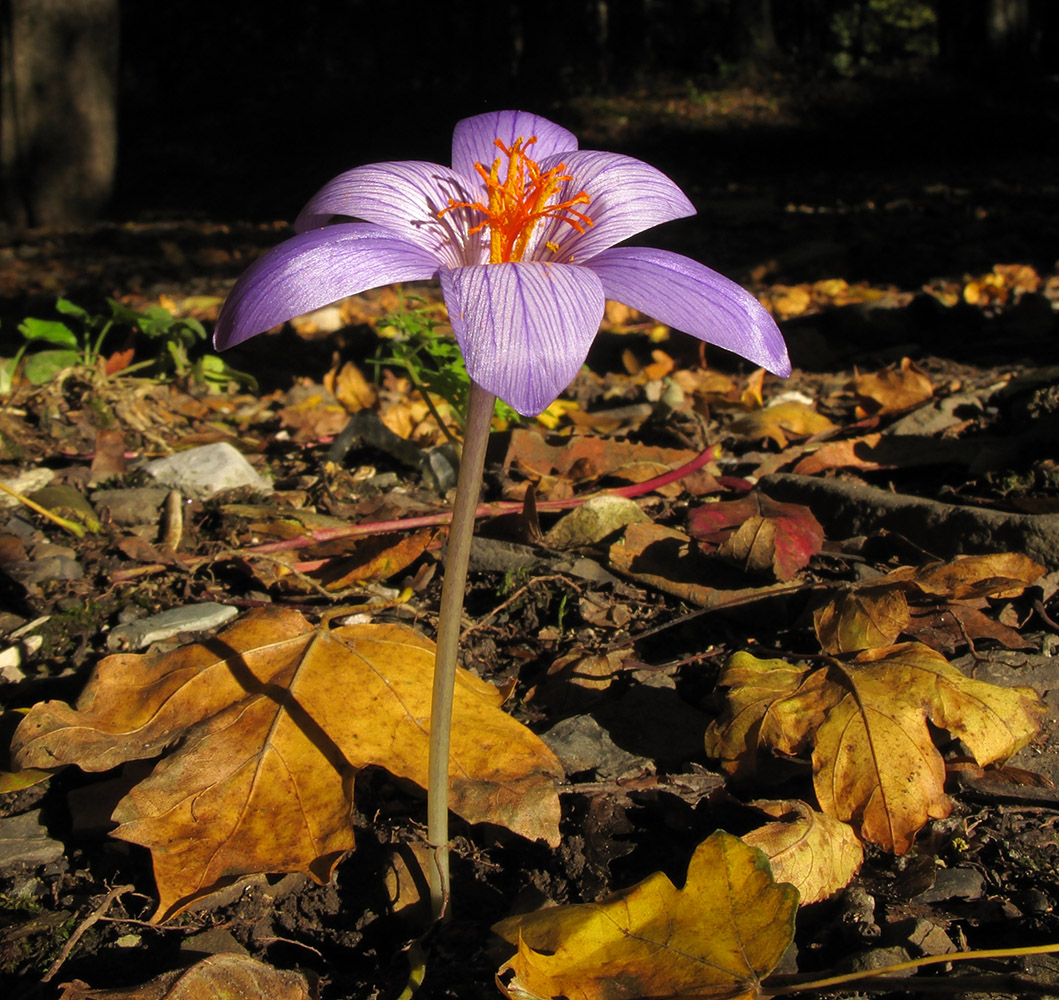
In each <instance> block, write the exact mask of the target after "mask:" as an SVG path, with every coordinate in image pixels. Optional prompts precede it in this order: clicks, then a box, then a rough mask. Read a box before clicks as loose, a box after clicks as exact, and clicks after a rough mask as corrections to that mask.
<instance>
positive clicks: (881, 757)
mask: <svg viewBox="0 0 1059 1000" xmlns="http://www.w3.org/2000/svg"><path fill="white" fill-rule="evenodd" d="M737 657H738V658H737ZM737 657H732V660H731V662H730V665H729V669H728V670H726V671H725V672H724V673H723V674H722V676H721V678H720V682H721V683H722V684H723V685H725V686H728V687H730V688H731V691H730V694H729V702H728V705H727V706H726V708H725V711H724V713H723V714H722V715H721V717H720V718H719V719H717V720H716V721H715V722H713V723H712V724H711V725H710V727H709V729H708V730H707V735H706V749H707V752H708V753H710V754H711V755H712V756H716V757H719V758H721V760H722V761H723V762H724V763H725V766H726V768H727V769H728V770H737V769H739V768H740V767H741V764H742V762H743V761H744V760H746V759H748V758H751V757H752V756H753V755H756V754H757V753H758V752H760V751H761V750H764V749H768V750H774V751H778V752H781V753H785V754H792V753H797V754H801V753H804V751H805V750H806V749H808V747H809V746H811V747H812V766H813V785H814V788H815V790H816V796H817V800H818V802H819V804H820V808H821V809H822V810H823V812H825V813H826V814H828V815H829V816H833V817H835V818H836V819H839V820H842V821H843V822H849V823H852V824H853V825H854V826H856V827H857V828H858V829H859V831H860V834H861V836H862V837H863V838H864V839H866V840H870V841H872V842H874V843H876V844H878V845H879V846H880V847H882V848H884V849H885V850H888V851H892V852H894V853H898V854H901V853H904V852H906V851H908V850H909V849H910V848H911V846H912V843H913V841H914V838H915V835H916V833H917V831H918V830H919V829H920V828H921V827H922V826H923V825H924V824H925V823H926V822H927V820H928V819H931V818H940V817H943V816H947V815H948V813H949V810H950V808H951V803H950V802H949V799H948V796H947V795H946V794H945V789H944V783H945V765H944V761H943V760H942V757H941V754H940V752H939V751H938V749H937V747H936V746H935V744H934V740H933V737H932V734H931V730H930V728H929V727H928V725H927V723H928V721H929V722H930V723H932V724H933V725H934V726H936V727H937V728H939V729H946V730H948V731H949V733H951V734H952V735H953V736H955V737H958V738H959V739H960V740H962V741H963V743H964V745H965V746H966V747H967V749H968V750H969V751H970V752H971V754H972V756H973V757H974V759H975V761H976V762H977V763H978V764H982V765H984V764H990V763H993V762H996V761H1004V760H1006V759H1007V758H1008V757H1010V756H1011V755H1012V754H1013V753H1015V752H1016V751H1017V750H1019V749H1020V748H1021V747H1023V746H1025V745H1026V743H1027V742H1029V740H1030V739H1032V737H1033V736H1034V734H1035V733H1036V732H1037V729H1038V725H1039V722H1040V719H1041V717H1042V715H1043V713H1044V707H1043V705H1042V703H1041V701H1040V698H1039V697H1038V696H1037V695H1036V693H1035V692H1033V691H1032V690H1030V689H1029V688H1005V687H999V686H997V685H993V684H987V683H985V682H983V681H977V680H974V679H973V678H970V677H967V676H965V675H964V674H962V673H961V672H960V671H959V670H957V669H956V668H955V667H954V666H952V665H951V664H950V663H949V662H948V661H947V660H946V659H945V658H944V657H943V656H942V655H941V654H940V653H937V652H935V651H934V650H932V649H930V648H929V647H927V646H924V645H922V644H920V643H915V642H909V643H902V644H900V645H897V646H891V647H888V648H885V649H874V650H872V649H869V650H864V651H863V652H861V653H859V654H858V655H857V656H856V657H855V658H853V659H851V660H843V661H837V660H832V661H830V662H829V664H828V665H827V666H824V667H821V668H819V669H817V670H815V671H812V672H809V669H808V668H807V667H804V666H792V665H789V664H785V663H784V661H782V660H757V659H755V658H754V657H752V656H749V655H747V654H737Z"/></svg>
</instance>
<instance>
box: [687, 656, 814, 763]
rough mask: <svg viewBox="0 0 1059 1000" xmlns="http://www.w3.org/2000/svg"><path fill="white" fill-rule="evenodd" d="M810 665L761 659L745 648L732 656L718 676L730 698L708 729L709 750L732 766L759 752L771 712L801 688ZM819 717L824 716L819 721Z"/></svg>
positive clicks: (708, 751)
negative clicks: (763, 731) (766, 722)
mask: <svg viewBox="0 0 1059 1000" xmlns="http://www.w3.org/2000/svg"><path fill="white" fill-rule="evenodd" d="M809 669H810V668H809V667H808V666H806V665H804V664H793V663H788V662H787V661H786V660H780V659H772V660H760V659H758V658H757V657H756V656H751V655H750V654H749V653H744V652H738V653H734V654H733V655H732V656H731V657H729V659H728V663H727V664H726V665H725V668H724V670H723V671H722V672H721V676H720V677H719V678H718V679H717V684H718V686H719V687H726V688H728V689H729V693H728V701H727V703H726V705H725V711H724V714H723V715H722V717H721V718H720V719H715V720H714V721H713V722H711V723H710V725H709V726H708V727H707V729H706V753H707V754H709V755H710V756H711V757H717V758H719V759H720V760H722V761H724V762H726V763H727V764H730V765H732V767H731V768H730V769H734V767H735V765H736V764H737V763H738V762H740V761H741V760H742V759H744V758H745V757H747V756H748V755H750V754H754V753H756V750H757V747H758V745H759V744H760V743H762V742H763V741H762V739H761V727H762V725H763V724H764V723H765V720H766V718H767V717H768V715H769V713H770V712H771V711H772V710H773V708H774V707H775V706H777V705H782V704H783V703H784V701H785V700H786V699H787V698H788V697H789V696H791V695H793V694H794V693H795V692H796V691H797V690H798V688H799V687H800V686H801V684H802V682H803V680H804V679H805V675H806V674H807V673H808V672H809ZM817 673H820V671H817ZM820 721H822V717H821V720H818V721H817V725H819V722H820ZM783 728H784V727H780V730H779V731H781V732H782V731H783ZM767 745H772V744H771V741H767Z"/></svg>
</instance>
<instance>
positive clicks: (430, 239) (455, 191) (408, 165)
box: [294, 160, 487, 267]
mask: <svg viewBox="0 0 1059 1000" xmlns="http://www.w3.org/2000/svg"><path fill="white" fill-rule="evenodd" d="M472 192H473V193H472ZM478 198H479V193H478V188H477V187H475V188H473V189H472V188H471V187H469V186H468V184H467V182H466V181H465V180H464V179H463V178H462V177H460V175H459V174H457V173H456V171H454V170H451V169H449V168H448V167H443V166H441V164H439V163H426V162H424V161H421V160H406V161H402V162H395V163H370V164H368V165H367V166H363V167H354V168H353V169H352V170H347V171H346V172H345V173H342V174H339V175H338V176H337V177H335V178H334V179H333V180H330V181H328V182H327V183H326V184H325V185H324V186H323V187H322V188H320V190H319V191H317V192H316V194H314V195H313V196H312V198H310V199H309V203H308V204H307V205H306V206H305V208H303V209H302V210H301V212H299V213H298V218H297V219H295V220H294V230H295V232H299V233H303V232H306V231H307V230H310V229H315V228H316V227H317V226H322V225H324V223H326V222H327V221H328V220H329V219H330V218H331V217H332V216H334V215H347V216H350V217H352V218H355V219H363V220H364V221H365V222H372V223H375V224H376V225H379V226H385V227H386V228H387V229H391V230H393V232H394V235H396V236H400V237H403V238H404V239H406V240H408V241H409V242H410V243H414V244H416V245H417V246H421V247H422V248H423V249H424V250H429V251H430V252H431V253H433V254H434V255H435V256H436V257H437V258H438V260H439V261H440V262H441V263H442V264H444V265H445V266H446V267H459V266H461V265H464V264H476V263H478V262H479V261H480V260H482V259H483V258H484V256H485V253H486V249H485V248H486V243H487V241H485V240H484V239H483V237H482V236H480V235H477V234H476V235H474V236H468V235H467V230H468V229H470V228H471V227H472V226H474V225H476V223H477V222H478V221H480V219H479V214H478V213H477V212H474V211H472V210H471V209H467V208H458V209H454V210H453V211H451V212H446V213H445V215H443V216H442V217H441V218H440V219H439V218H438V212H440V211H441V210H442V209H444V208H446V207H447V206H448V204H449V200H450V199H451V200H453V201H468V202H473V201H476V200H478Z"/></svg>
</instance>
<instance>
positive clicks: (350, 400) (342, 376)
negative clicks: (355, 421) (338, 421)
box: [324, 361, 379, 413]
mask: <svg viewBox="0 0 1059 1000" xmlns="http://www.w3.org/2000/svg"><path fill="white" fill-rule="evenodd" d="M324 386H325V388H326V389H327V391H328V392H330V393H331V394H332V395H333V396H334V397H335V399H337V400H338V401H339V402H340V403H341V404H342V405H343V406H344V407H345V408H346V409H347V410H348V411H349V412H350V413H355V412H356V411H357V410H365V409H370V408H371V407H372V406H374V405H375V403H376V401H377V400H378V398H379V392H378V390H377V389H376V388H375V386H374V385H372V384H371V382H369V381H368V380H367V379H366V378H365V377H364V375H363V374H362V373H361V370H360V369H359V368H358V367H357V366H356V365H355V364H353V362H352V361H347V362H346V363H345V364H344V365H342V367H341V368H339V369H338V370H337V371H335V370H334V369H332V370H331V371H329V372H328V373H327V374H326V375H325V376H324Z"/></svg>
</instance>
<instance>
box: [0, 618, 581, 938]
mask: <svg viewBox="0 0 1059 1000" xmlns="http://www.w3.org/2000/svg"><path fill="white" fill-rule="evenodd" d="M433 668H434V647H433V644H432V643H430V642H429V641H428V640H427V639H425V638H423V637H422V636H420V635H418V633H416V632H414V631H412V630H411V629H408V628H405V627H403V626H399V625H355V626H343V627H340V628H334V629H329V628H326V627H321V628H318V629H314V628H313V627H312V626H310V625H309V623H308V622H307V621H306V620H305V619H304V618H303V617H302V616H301V615H300V614H298V613H297V612H295V611H292V610H284V609H278V608H264V609H259V610H257V611H255V612H251V613H250V614H248V615H247V616H246V617H244V618H243V619H242V620H240V621H239V622H237V623H235V624H234V625H232V626H231V627H229V628H227V629H225V630H224V631H223V632H221V633H220V634H219V635H218V636H217V637H216V638H215V639H210V640H207V641H206V642H204V643H196V644H193V645H189V646H185V647H182V648H181V649H178V650H175V651H174V652H172V653H169V654H165V655H157V654H150V653H148V654H146V655H142V656H140V655H131V654H128V655H118V656H108V657H106V658H104V659H103V660H102V661H100V663H99V665H98V666H97V668H96V670H95V673H94V674H93V676H92V678H91V679H90V681H89V683H88V685H87V686H86V688H85V691H84V694H82V696H81V698H80V700H79V701H78V704H77V709H76V710H74V709H71V708H70V707H69V706H67V705H66V704H64V703H63V702H55V701H53V702H45V703H42V704H38V705H36V706H34V707H33V708H32V709H31V710H30V712H29V713H28V715H27V716H26V718H25V719H24V720H23V721H22V723H21V725H20V726H19V728H18V730H17V731H16V733H15V736H14V742H13V748H12V749H13V753H14V759H15V760H16V762H17V763H18V765H19V766H22V767H50V768H54V767H56V766H60V765H62V764H77V765H78V766H80V767H81V768H82V769H83V770H86V771H101V770H107V769H109V768H111V767H114V766H116V765H117V764H119V763H122V762H123V761H127V760H134V759H143V758H147V757H153V756H156V755H157V754H159V753H161V752H162V751H163V750H164V749H166V748H172V747H174V746H175V749H172V752H171V753H170V754H169V755H168V756H165V757H164V758H163V759H162V760H161V761H160V762H159V763H158V764H157V765H156V766H155V768H154V770H153V772H152V773H151V775H150V777H148V778H147V779H146V780H145V781H143V782H141V783H140V784H139V785H137V786H136V787H135V788H133V790H132V791H131V792H130V793H129V794H128V795H127V796H126V797H125V798H124V799H122V801H121V802H120V803H119V805H118V807H117V809H116V810H115V813H114V819H115V821H117V822H118V823H120V824H122V825H121V826H120V827H119V828H118V830H116V831H115V833H114V835H115V836H117V837H119V838H120V839H123V840H129V841H132V842H133V843H137V844H141V845H143V846H145V847H148V848H149V849H150V850H151V852H152V857H153V861H154V869H155V878H156V881H157V883H158V891H159V897H160V898H159V905H158V909H157V911H156V914H155V918H154V919H155V920H161V919H164V918H166V917H168V916H172V915H173V914H175V913H177V912H179V911H180V910H181V909H182V908H183V907H185V906H186V905H187V904H188V903H189V902H190V901H191V900H192V899H194V898H196V897H198V896H201V895H204V894H206V893H208V892H210V891H212V890H213V889H215V888H216V887H218V886H219V885H222V884H224V883H225V882H226V881H230V880H231V879H232V878H234V877H237V876H240V875H245V874H250V873H260V872H280V871H301V872H305V873H307V874H309V875H310V876H311V877H312V878H314V879H315V880H316V881H317V882H321V883H322V882H324V881H326V880H327V879H328V878H329V877H330V874H331V871H332V869H333V868H334V866H335V864H336V863H337V862H338V859H339V858H340V857H341V855H342V854H343V853H344V852H345V851H348V850H350V849H351V848H352V847H353V846H354V842H353V830H352V826H351V820H350V817H351V814H352V809H353V801H352V793H353V776H354V775H355V774H356V772H357V771H359V770H360V769H362V768H364V767H368V766H370V765H377V766H380V767H384V768H386V769H387V770H388V771H390V772H391V773H392V774H394V775H396V776H398V777H400V778H405V779H407V780H410V781H413V782H415V783H416V784H419V785H420V786H423V787H425V786H426V781H427V746H428V740H429V717H430V696H431V694H430V692H431V680H432V677H433ZM500 698H501V696H500V693H499V692H498V691H497V689H496V688H494V687H493V686H492V685H490V684H487V683H485V682H484V681H481V680H478V679H477V678H476V677H474V676H473V675H472V674H469V673H467V672H466V671H462V670H461V671H460V672H459V677H458V682H457V687H456V701H455V710H454V723H453V747H452V755H451V759H450V768H449V773H450V781H451V785H450V790H451V795H452V809H453V811H454V812H456V813H457V814H459V815H460V816H462V817H463V818H464V819H465V820H467V821H468V822H471V823H479V822H489V823H496V824H499V825H503V826H507V827H508V828H509V829H511V830H513V831H515V832H516V833H520V834H522V835H523V836H526V837H528V838H530V839H535V838H538V837H539V838H542V839H544V840H546V841H548V843H550V844H552V845H553V846H554V845H556V844H558V842H559V831H558V821H559V802H558V795H557V792H556V788H555V785H556V782H557V780H559V779H560V778H561V776H562V770H561V768H560V766H559V763H558V761H557V760H556V758H555V756H554V755H553V754H552V753H551V751H550V750H548V748H547V747H546V746H545V745H544V744H543V743H542V742H541V741H540V740H539V739H538V738H537V737H536V736H534V735H533V734H532V733H531V732H530V731H529V730H528V729H526V728H525V727H524V726H522V725H521V724H519V723H517V722H516V721H515V720H514V719H512V718H511V717H510V716H508V715H506V714H505V713H504V712H503V711H501V710H500V709H499V707H498V705H499V702H500Z"/></svg>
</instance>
